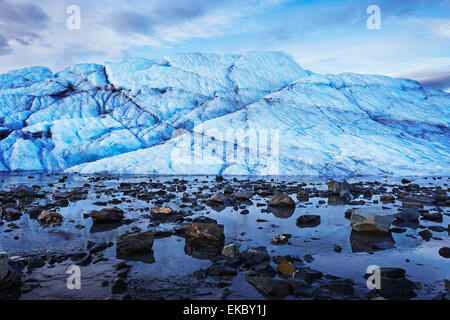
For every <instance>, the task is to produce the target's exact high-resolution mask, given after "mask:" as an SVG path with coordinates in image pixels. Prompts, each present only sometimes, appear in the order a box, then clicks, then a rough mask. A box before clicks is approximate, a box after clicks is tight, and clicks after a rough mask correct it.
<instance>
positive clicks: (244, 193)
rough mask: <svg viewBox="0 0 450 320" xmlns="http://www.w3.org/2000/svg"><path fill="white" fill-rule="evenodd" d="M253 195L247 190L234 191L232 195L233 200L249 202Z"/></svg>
mask: <svg viewBox="0 0 450 320" xmlns="http://www.w3.org/2000/svg"><path fill="white" fill-rule="evenodd" d="M253 196H254V194H253V192H251V191H248V190H241V191H236V192H234V193H233V194H232V197H233V198H236V199H239V200H250V199H251V198H253Z"/></svg>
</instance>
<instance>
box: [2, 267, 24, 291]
mask: <svg viewBox="0 0 450 320" xmlns="http://www.w3.org/2000/svg"><path fill="white" fill-rule="evenodd" d="M21 285H22V281H21V279H20V275H19V274H18V273H17V272H16V271H15V270H13V269H12V268H11V266H10V264H9V263H8V260H7V259H0V299H6V298H17V297H18V296H20V287H21Z"/></svg>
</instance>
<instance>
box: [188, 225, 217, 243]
mask: <svg viewBox="0 0 450 320" xmlns="http://www.w3.org/2000/svg"><path fill="white" fill-rule="evenodd" d="M223 230H224V226H223V225H221V224H217V223H201V222H197V223H187V224H186V227H185V236H186V238H188V239H189V240H192V239H195V240H201V241H211V242H223V241H224V239H225V236H224V234H223Z"/></svg>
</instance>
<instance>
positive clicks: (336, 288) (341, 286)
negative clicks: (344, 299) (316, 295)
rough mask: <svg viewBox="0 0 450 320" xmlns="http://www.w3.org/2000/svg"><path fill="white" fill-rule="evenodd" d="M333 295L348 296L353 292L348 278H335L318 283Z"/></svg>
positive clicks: (351, 283)
mask: <svg viewBox="0 0 450 320" xmlns="http://www.w3.org/2000/svg"><path fill="white" fill-rule="evenodd" d="M320 287H321V288H323V289H326V290H328V291H329V292H330V293H331V294H332V295H335V296H339V297H340V296H349V295H353V294H354V293H355V289H354V288H353V282H352V281H351V280H350V279H335V280H331V281H328V282H326V283H324V284H321V285H320Z"/></svg>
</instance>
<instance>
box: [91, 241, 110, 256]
mask: <svg viewBox="0 0 450 320" xmlns="http://www.w3.org/2000/svg"><path fill="white" fill-rule="evenodd" d="M107 248H108V244H107V243H106V242H103V243H100V244H97V245H94V246H92V247H91V249H90V250H89V252H90V253H92V254H96V253H99V252H101V251H104V250H106V249H107ZM88 249H89V248H88Z"/></svg>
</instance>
